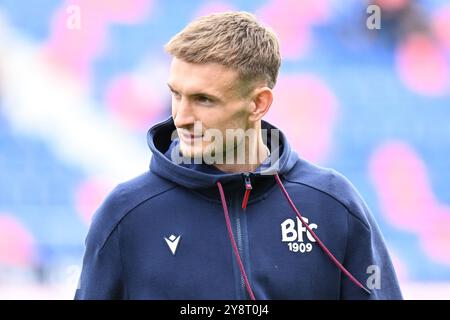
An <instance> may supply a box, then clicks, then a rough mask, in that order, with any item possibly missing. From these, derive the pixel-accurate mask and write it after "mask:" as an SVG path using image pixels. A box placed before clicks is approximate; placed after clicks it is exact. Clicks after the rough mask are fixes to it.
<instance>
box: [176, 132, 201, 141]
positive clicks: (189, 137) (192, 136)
mask: <svg viewBox="0 0 450 320" xmlns="http://www.w3.org/2000/svg"><path fill="white" fill-rule="evenodd" d="M202 137H203V135H195V134H193V133H190V132H181V134H180V138H181V139H183V140H185V141H190V140H195V139H201V138H202Z"/></svg>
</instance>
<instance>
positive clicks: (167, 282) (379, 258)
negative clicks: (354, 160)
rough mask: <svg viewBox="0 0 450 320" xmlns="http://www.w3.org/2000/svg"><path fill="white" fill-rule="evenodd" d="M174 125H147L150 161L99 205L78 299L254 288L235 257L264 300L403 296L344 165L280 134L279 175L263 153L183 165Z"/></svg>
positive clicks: (215, 294)
mask: <svg viewBox="0 0 450 320" xmlns="http://www.w3.org/2000/svg"><path fill="white" fill-rule="evenodd" d="M263 128H266V129H270V128H274V127H273V126H272V125H270V124H269V123H267V122H264V121H263ZM174 130H175V126H174V124H173V120H172V118H169V119H168V120H166V121H164V122H162V123H159V124H157V125H155V126H154V127H152V128H151V129H150V130H149V132H148V136H147V138H148V145H149V147H150V149H151V152H152V154H153V156H152V159H151V164H150V170H149V171H148V172H146V173H144V174H142V175H141V176H139V177H137V178H134V179H132V180H130V181H128V182H125V183H122V184H119V185H118V186H117V187H116V188H115V189H114V190H113V191H112V192H111V193H110V195H109V196H108V197H107V198H106V200H105V201H104V203H103V204H102V205H101V207H100V208H99V209H98V210H97V212H96V213H95V215H94V217H93V221H92V224H91V227H90V230H89V233H88V235H87V239H86V251H85V255H84V259H83V269H82V273H81V277H80V283H79V288H78V289H77V291H76V294H75V298H76V299H249V298H250V293H249V292H250V291H249V288H248V287H247V285H246V282H245V281H244V275H243V273H242V270H241V268H240V266H239V261H238V259H240V260H241V261H242V267H243V269H244V272H245V276H246V277H247V280H248V284H249V286H250V288H251V290H252V293H253V294H254V297H255V298H256V299H401V298H402V296H401V292H400V289H399V285H398V282H397V279H396V275H395V272H394V269H393V266H392V263H391V260H390V258H389V255H388V252H387V249H386V246H385V244H384V241H383V238H382V236H381V233H380V230H379V228H378V226H377V224H376V222H375V220H374V218H373V216H372V215H371V213H370V211H369V209H368V208H367V206H366V205H365V203H364V201H363V200H362V199H361V197H360V195H359V194H358V192H357V191H356V190H355V188H354V187H353V186H352V184H351V183H350V182H349V181H348V180H347V179H346V178H344V177H343V176H342V175H340V174H339V173H337V172H336V171H334V170H331V169H325V168H321V167H318V166H315V165H313V164H311V163H308V162H307V161H305V160H303V159H301V158H299V157H298V155H297V154H296V153H295V152H294V151H293V150H291V148H290V146H289V143H288V142H287V140H286V137H285V136H284V135H283V134H282V133H281V134H280V143H279V145H280V149H279V151H280V152H279V154H280V157H279V162H278V163H277V170H276V172H274V174H262V173H261V170H263V169H264V170H265V169H268V168H267V166H269V169H270V164H269V165H267V164H266V163H264V164H263V165H262V166H261V167H260V168H258V170H255V172H252V173H250V174H246V173H236V174H230V173H224V172H222V171H220V170H218V169H216V168H215V167H214V166H209V165H206V164H200V165H186V164H176V163H175V162H174V161H172V160H171V157H170V152H171V150H172V149H173V147H174V146H176V141H171V134H172V132H173V131H174ZM269 133H270V132H269ZM268 141H269V139H268ZM269 148H270V145H269ZM272 151H273V150H272ZM272 154H273V152H272ZM277 177H278V178H279V179H280V183H281V185H280V184H278V183H277V181H276V179H277ZM245 182H247V183H250V184H251V187H252V190H251V192H250V194H249V198H248V204H247V207H246V209H243V208H242V201H243V197H244V194H245V191H246V188H245ZM219 185H220V186H221V187H222V190H223V196H224V199H223V200H221V194H220V192H219ZM283 188H285V191H286V192H287V195H286V194H284V192H283ZM287 197H289V198H290V199H292V205H294V206H295V208H296V209H298V211H299V214H301V217H302V219H303V222H302V221H301V220H300V218H299V217H298V216H297V215H296V213H295V211H294V210H295V209H293V207H292V206H291V205H290V203H289V200H288V198H287ZM226 209H227V211H228V216H229V221H230V226H231V229H230V232H232V236H233V239H234V241H235V243H236V249H237V251H236V250H233V246H232V240H231V235H230V233H229V231H228V229H227V224H226V218H225V217H226V214H225V210H226ZM304 223H305V224H307V225H308V227H309V230H310V231H311V232H313V233H314V234H315V235H316V236H317V237H318V239H319V240H320V241H321V243H322V244H323V247H321V246H320V245H319V241H317V240H316V239H315V238H314V236H313V235H312V233H311V232H309V231H308V229H307V228H306V227H305V226H304ZM327 250H328V251H329V254H327V252H326V251H327ZM237 254H238V256H239V258H238V256H237ZM330 255H332V257H333V258H335V259H336V261H333V258H331V256H330ZM338 264H341V265H342V267H344V268H345V270H346V271H348V272H349V274H350V276H349V275H348V274H345V273H344V272H343V270H342V269H341V268H340V267H339V266H338ZM351 277H354V280H353V281H352V280H351V279H350V278H351ZM355 281H358V283H359V284H361V285H363V286H364V287H365V289H362V288H361V287H360V286H358V285H357V284H356V282H355ZM367 289H368V290H367Z"/></svg>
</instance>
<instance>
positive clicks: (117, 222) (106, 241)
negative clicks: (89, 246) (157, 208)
mask: <svg viewBox="0 0 450 320" xmlns="http://www.w3.org/2000/svg"><path fill="white" fill-rule="evenodd" d="M177 187H178V186H176V185H175V186H170V187H169V188H167V189H165V190H162V191H160V192H157V193H155V194H152V195H150V196H149V197H146V198H144V199H142V200H141V201H139V202H138V203H136V205H134V206H133V207H132V208H130V209H129V210H126V211H125V212H124V213H123V214H122V215H121V216H120V218H119V219H118V220H117V221H116V223H115V224H114V225H113V227H112V228H111V232H110V233H109V234H108V236H107V237H106V239H105V240H104V241H103V243H102V245H101V247H100V249H99V252H100V251H102V250H103V248H104V247H105V245H106V244H107V243H108V241H109V239H110V238H111V235H112V234H113V233H114V232H115V231H116V229H117V227H118V226H119V224H120V223H121V221H122V220H123V219H124V218H125V217H126V216H127V215H128V214H129V213H130V212H131V211H133V210H134V209H135V208H137V207H138V206H140V205H141V204H142V203H144V202H145V201H148V200H151V199H153V198H156V197H158V196H160V195H162V194H163V193H166V192H168V191H170V190H172V189H175V188H177Z"/></svg>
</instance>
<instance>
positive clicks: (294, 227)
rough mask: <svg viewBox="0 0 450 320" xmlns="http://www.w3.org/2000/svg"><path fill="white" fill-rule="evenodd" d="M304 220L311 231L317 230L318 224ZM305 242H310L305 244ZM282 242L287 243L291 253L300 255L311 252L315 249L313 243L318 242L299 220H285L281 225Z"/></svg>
mask: <svg viewBox="0 0 450 320" xmlns="http://www.w3.org/2000/svg"><path fill="white" fill-rule="evenodd" d="M303 220H305V222H306V223H307V224H308V226H309V227H310V228H311V230H313V229H317V227H318V226H317V224H315V223H309V220H308V218H305V217H303ZM304 235H306V238H307V239H305V237H304ZM305 240H307V241H310V242H305ZM281 241H282V242H287V245H288V248H289V251H291V252H299V253H305V252H311V251H312V249H313V246H312V243H311V242H316V240H315V239H314V238H313V236H312V234H311V233H310V232H309V231H308V229H306V228H305V226H303V224H302V222H301V221H300V219H299V218H297V219H296V220H294V219H286V220H284V222H283V223H282V224H281Z"/></svg>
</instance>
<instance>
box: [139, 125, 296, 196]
mask: <svg viewBox="0 0 450 320" xmlns="http://www.w3.org/2000/svg"><path fill="white" fill-rule="evenodd" d="M261 126H262V129H266V130H267V132H268V134H267V141H265V142H267V143H266V144H267V146H268V148H269V150H270V157H269V158H268V159H266V161H264V163H265V165H264V167H261V168H258V169H257V170H256V171H255V172H252V173H250V174H251V175H252V176H253V177H254V178H255V179H258V178H259V177H261V178H264V177H268V176H269V177H270V176H273V175H274V174H276V173H277V174H279V175H285V174H286V173H288V172H289V171H290V170H291V169H292V168H293V167H294V165H295V164H296V162H297V161H298V155H297V154H296V152H295V151H293V150H292V149H291V147H290V145H289V143H288V141H287V139H286V137H285V135H284V134H283V133H282V132H281V130H279V129H278V128H276V127H275V126H273V125H271V124H270V123H268V122H267V121H264V120H262V123H261ZM272 129H276V130H278V131H277V132H278V136H279V143H278V146H279V150H272V147H271V144H270V141H272V138H271V133H272ZM174 130H176V127H175V125H174V122H173V119H172V117H170V118H168V119H167V120H165V121H163V122H160V123H158V124H156V125H154V126H153V127H152V128H150V129H149V130H148V132H147V143H148V146H149V148H150V150H151V152H152V159H151V162H150V170H151V171H152V172H154V173H155V174H157V175H159V176H161V177H163V178H165V179H167V180H170V181H172V182H173V183H175V184H177V185H181V186H183V187H186V188H190V189H204V188H208V187H214V188H216V184H217V182H218V181H220V182H222V183H225V184H226V183H228V182H233V181H242V173H225V172H221V171H220V170H218V169H216V168H215V167H214V166H212V165H206V164H202V165H197V166H195V165H191V166H186V165H184V164H177V163H176V162H174V161H172V160H171V159H170V157H168V156H167V153H168V151H170V148H171V146H173V141H172V133H173V132H174ZM274 151H277V152H274Z"/></svg>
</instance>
